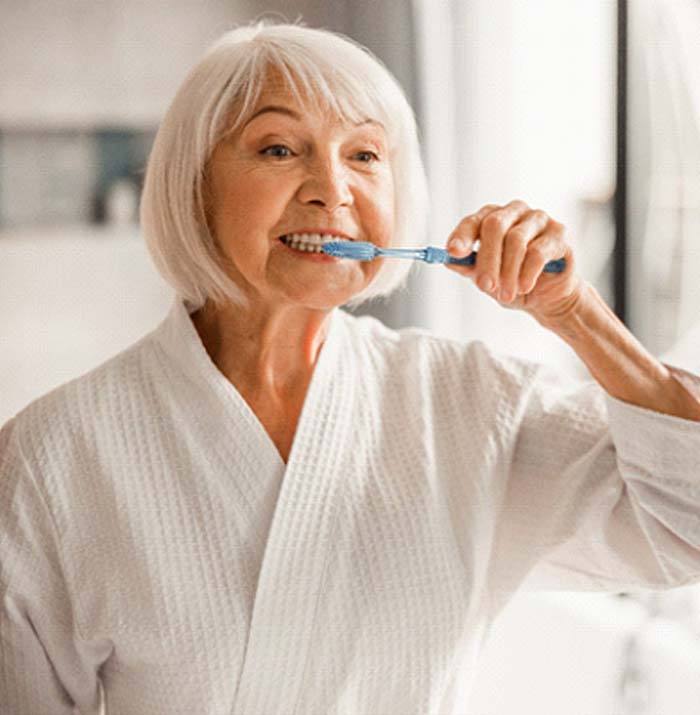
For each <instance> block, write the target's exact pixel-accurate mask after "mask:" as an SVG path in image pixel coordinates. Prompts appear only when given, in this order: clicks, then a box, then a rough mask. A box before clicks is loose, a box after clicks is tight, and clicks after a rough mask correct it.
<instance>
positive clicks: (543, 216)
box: [532, 209, 549, 225]
mask: <svg viewBox="0 0 700 715" xmlns="http://www.w3.org/2000/svg"><path fill="white" fill-rule="evenodd" d="M532 217H533V218H534V219H535V221H537V222H538V223H541V224H544V225H546V224H547V223H548V222H549V214H547V212H546V211H543V210H542V209H535V210H534V211H533V212H532Z"/></svg>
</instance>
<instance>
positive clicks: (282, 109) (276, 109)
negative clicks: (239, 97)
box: [244, 104, 384, 129]
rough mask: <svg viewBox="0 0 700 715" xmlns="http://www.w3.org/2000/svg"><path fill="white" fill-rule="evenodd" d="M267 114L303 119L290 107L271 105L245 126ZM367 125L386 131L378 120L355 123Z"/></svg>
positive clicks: (356, 124)
mask: <svg viewBox="0 0 700 715" xmlns="http://www.w3.org/2000/svg"><path fill="white" fill-rule="evenodd" d="M266 112H278V113H279V114H286V115H287V116H288V117H291V118H292V119H296V120H297V121H301V119H302V117H301V114H299V112H295V111H294V110H293V109H290V108H289V107H283V106H281V105H278V104H269V105H267V106H265V107H262V108H261V109H258V111H257V112H255V114H253V116H252V117H250V119H248V121H247V122H246V123H245V125H244V126H247V125H248V124H250V122H252V121H253V119H255V118H256V117H259V116H260V115H261V114H265V113H266ZM365 124H374V125H375V126H378V127H381V128H382V129H384V125H383V124H382V123H381V122H380V121H377V120H376V119H364V120H363V121H361V122H355V126H356V127H361V126H364V125H365Z"/></svg>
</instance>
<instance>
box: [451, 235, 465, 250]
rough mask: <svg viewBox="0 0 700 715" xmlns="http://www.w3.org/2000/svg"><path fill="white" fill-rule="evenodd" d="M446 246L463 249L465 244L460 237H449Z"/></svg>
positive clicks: (452, 248)
mask: <svg viewBox="0 0 700 715" xmlns="http://www.w3.org/2000/svg"><path fill="white" fill-rule="evenodd" d="M447 247H448V248H449V249H451V250H453V251H465V250H466V248H467V246H466V244H465V243H464V241H463V240H462V239H461V238H451V239H450V242H449V243H448V244H447Z"/></svg>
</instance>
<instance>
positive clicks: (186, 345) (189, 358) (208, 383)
mask: <svg viewBox="0 0 700 715" xmlns="http://www.w3.org/2000/svg"><path fill="white" fill-rule="evenodd" d="M196 309H197V306H195V305H194V304H192V303H191V302H189V301H187V300H184V299H182V298H180V297H177V296H176V297H175V299H174V301H173V304H172V307H171V309H170V313H169V314H168V316H167V318H166V319H165V321H164V322H163V323H162V324H161V326H160V328H159V329H158V331H157V332H158V336H157V339H158V340H159V342H160V344H161V347H163V348H164V349H165V351H166V352H167V354H168V356H169V357H170V358H171V359H172V360H173V361H175V362H176V363H177V364H178V366H179V368H180V369H181V370H182V371H184V373H185V374H186V375H187V376H188V377H190V378H191V379H193V380H195V381H197V382H198V383H199V384H200V386H201V387H202V388H203V389H204V390H205V391H206V393H207V396H208V397H210V398H212V399H213V400H214V402H219V403H221V404H223V405H227V406H229V407H230V408H232V409H234V410H235V411H236V412H237V416H238V417H239V418H240V419H242V420H244V421H245V422H246V423H247V425H248V427H249V428H250V430H251V432H252V433H253V434H254V436H255V441H256V442H258V443H259V445H258V446H259V447H260V448H261V449H264V450H265V451H267V452H270V453H271V458H272V460H273V461H274V460H275V459H276V461H277V462H279V465H280V466H281V467H282V468H283V469H284V467H285V465H284V461H283V460H282V458H281V456H280V454H279V452H278V451H277V447H276V446H275V444H274V443H273V442H272V440H271V439H270V437H269V435H268V434H267V432H266V431H265V429H264V427H263V426H262V424H261V423H260V421H259V420H258V418H257V416H256V415H255V414H254V412H253V411H252V409H251V408H250V406H249V405H248V403H247V402H246V401H245V400H244V399H243V397H242V396H241V395H240V393H239V392H238V391H237V390H236V388H235V387H234V386H233V385H232V384H231V382H229V380H228V379H227V378H226V377H225V376H224V375H223V373H222V372H221V371H220V370H219V368H218V367H217V366H216V365H215V364H214V362H213V361H212V359H211V358H210V357H209V354H208V353H207V351H206V349H205V347H204V345H203V343H202V341H201V338H200V337H199V333H198V332H197V330H196V328H195V327H194V324H193V322H192V319H191V317H190V315H191V314H192V313H193V312H194V311H195V310H196ZM347 319H349V316H347V315H346V314H345V313H343V312H342V311H341V310H339V309H338V308H335V309H334V310H332V311H331V313H330V325H329V329H328V334H327V335H326V339H325V341H324V343H323V345H322V346H321V349H320V351H319V355H318V358H317V360H316V365H315V367H314V371H313V375H312V378H311V381H310V383H309V387H308V391H307V395H306V399H305V401H304V405H303V409H302V412H301V415H300V417H299V422H298V425H297V436H298V435H300V434H301V435H302V436H303V434H304V433H303V429H302V428H305V426H306V425H305V424H304V422H308V421H309V419H308V416H307V415H306V414H305V413H308V412H313V411H314V410H315V409H317V408H318V407H319V406H320V405H321V404H323V403H326V402H327V400H328V398H330V397H333V395H332V394H331V393H333V392H334V388H333V384H334V381H333V373H334V372H335V370H336V369H337V365H336V361H337V357H338V352H339V343H341V342H342V340H343V335H344V334H345V330H344V328H345V327H346V326H345V325H344V323H345V320H347ZM324 395H325V397H324ZM303 441H304V440H303V439H302V442H303ZM296 443H297V439H296V438H295V440H294V444H293V446H292V450H291V452H290V454H289V459H288V464H290V463H291V462H292V460H293V459H294V458H295V454H294V452H295V449H296Z"/></svg>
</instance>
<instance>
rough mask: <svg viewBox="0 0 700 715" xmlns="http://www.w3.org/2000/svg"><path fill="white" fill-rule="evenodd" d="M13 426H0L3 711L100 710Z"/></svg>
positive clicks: (51, 535)
mask: <svg viewBox="0 0 700 715" xmlns="http://www.w3.org/2000/svg"><path fill="white" fill-rule="evenodd" d="M16 431H17V430H16V429H15V425H14V424H13V422H12V421H10V422H9V423H7V424H6V425H5V426H4V427H3V428H2V430H0V712H3V713H13V715H64V714H68V713H73V712H74V710H73V707H74V705H77V706H79V707H80V711H81V712H82V713H98V712H99V708H100V697H101V695H100V686H99V684H98V680H97V677H96V672H95V668H94V667H91V666H90V664H89V663H90V661H91V658H90V654H89V653H87V652H86V651H85V650H83V647H82V644H81V640H80V636H79V635H78V633H77V632H76V626H75V623H74V619H73V607H72V606H73V597H72V594H71V593H70V591H69V588H68V584H67V582H66V578H65V573H64V570H63V565H62V562H61V553H60V544H59V541H58V538H57V529H56V527H55V524H54V521H53V518H52V514H51V512H50V510H49V508H48V503H47V499H46V495H45V494H44V493H42V490H41V488H40V485H39V484H38V482H37V480H36V478H35V475H34V474H33V473H32V471H31V470H30V469H29V467H28V464H27V461H26V459H25V457H24V455H23V453H22V450H21V448H20V446H19V439H18V437H17V434H16Z"/></svg>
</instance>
